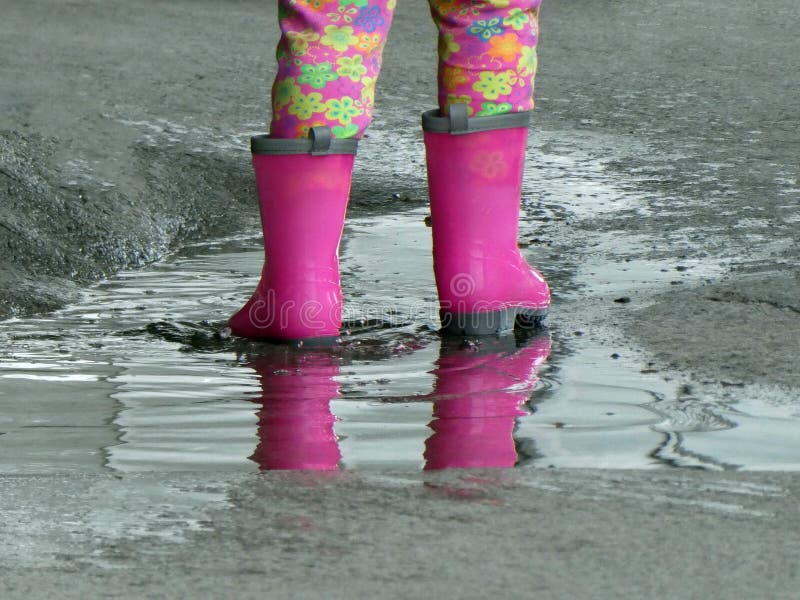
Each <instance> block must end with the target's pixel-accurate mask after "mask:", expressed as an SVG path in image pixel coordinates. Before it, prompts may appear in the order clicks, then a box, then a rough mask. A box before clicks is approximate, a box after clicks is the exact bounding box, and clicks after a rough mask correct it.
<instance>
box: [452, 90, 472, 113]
mask: <svg viewBox="0 0 800 600" xmlns="http://www.w3.org/2000/svg"><path fill="white" fill-rule="evenodd" d="M470 102H472V97H471V96H468V95H467V94H461V95H460V96H458V95H456V94H447V104H448V105H450V104H466V105H467V116H470V117H471V116H473V113H474V112H475V111H474V110H473V109H472V107H471V106H470Z"/></svg>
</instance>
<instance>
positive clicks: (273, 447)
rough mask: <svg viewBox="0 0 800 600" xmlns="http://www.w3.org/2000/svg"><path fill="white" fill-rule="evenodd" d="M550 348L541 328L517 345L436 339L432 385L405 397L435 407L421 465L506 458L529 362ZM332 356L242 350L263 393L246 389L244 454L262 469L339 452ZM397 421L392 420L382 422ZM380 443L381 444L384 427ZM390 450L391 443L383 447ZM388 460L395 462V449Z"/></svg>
mask: <svg viewBox="0 0 800 600" xmlns="http://www.w3.org/2000/svg"><path fill="white" fill-rule="evenodd" d="M549 353H550V336H549V334H548V333H546V332H543V333H540V334H539V335H538V336H537V337H535V338H534V339H533V340H524V341H523V342H522V344H521V346H520V347H519V348H517V346H516V340H515V338H514V337H513V336H507V337H505V338H499V339H489V340H485V341H483V342H482V343H481V344H474V343H470V344H464V343H461V342H458V341H450V340H448V341H445V342H444V343H442V344H441V346H440V355H439V358H438V360H437V361H436V364H435V368H434V370H433V374H434V377H435V383H434V389H433V392H432V393H430V394H426V395H424V396H419V397H416V398H413V399H412V401H413V403H414V405H415V406H417V407H420V406H423V407H424V412H428V414H431V413H432V416H433V420H432V421H431V422H430V423H429V424H428V428H429V429H430V431H428V438H427V439H426V440H425V441H424V453H423V456H424V460H425V463H424V468H425V469H444V468H488V467H513V466H514V465H515V464H516V462H517V451H516V448H515V442H514V429H515V426H516V421H517V418H518V417H521V416H525V415H527V414H528V411H527V410H525V409H524V405H525V404H526V403H527V402H528V401H529V400H530V397H531V394H532V393H533V390H534V388H535V386H536V383H537V381H538V379H537V376H536V369H537V367H538V366H539V365H541V364H542V362H544V360H545V359H546V358H547V356H548V355H549ZM339 363H340V360H339V358H338V357H336V356H335V355H334V354H332V353H330V352H325V351H299V350H296V349H292V348H287V347H282V346H274V347H265V352H264V353H263V354H261V355H258V356H254V357H252V358H251V359H249V360H248V362H247V365H248V366H250V367H251V368H253V369H254V370H255V371H256V373H257V374H258V379H259V383H260V385H261V394H260V395H259V396H258V397H257V398H252V400H253V402H256V403H257V404H259V406H260V409H259V410H258V413H257V415H258V447H257V448H256V450H255V452H254V453H253V455H252V456H251V457H250V458H251V460H253V461H254V462H256V463H257V464H258V466H259V468H260V469H262V470H273V469H289V470H323V471H324V470H333V469H337V468H339V466H340V464H339V463H340V461H341V460H342V452H341V449H340V448H339V444H338V438H337V435H336V433H335V431H334V423H335V422H336V421H337V417H336V416H334V414H333V413H332V412H331V401H332V400H334V399H337V398H340V397H341V392H340V388H339V383H338V381H337V379H338V377H339V375H340V368H339ZM388 404H396V403H394V402H392V401H391V400H389V401H388ZM396 426H397V423H396V422H391V423H387V424H386V425H385V426H384V428H393V427H396ZM351 431H352V430H351ZM344 437H348V436H344ZM364 437H367V436H364ZM379 443H383V444H385V445H386V439H385V436H381V439H379ZM411 446H412V449H411V456H410V457H409V458H410V461H411V462H412V464H414V463H416V462H417V461H418V459H419V458H418V457H419V453H420V451H421V447H417V448H416V452H417V456H414V455H413V452H414V449H413V444H411ZM396 451H397V448H396V447H395V446H394V445H391V446H390V447H389V452H390V453H392V452H394V453H396ZM361 453H363V450H359V449H355V450H354V451H353V454H355V455H356V456H358V455H359V454H361ZM357 460H358V459H357V458H356V461H357ZM388 460H390V461H392V462H394V463H395V464H397V462H398V457H397V455H395V456H394V458H390V459H388ZM406 466H407V465H406ZM414 466H416V464H414Z"/></svg>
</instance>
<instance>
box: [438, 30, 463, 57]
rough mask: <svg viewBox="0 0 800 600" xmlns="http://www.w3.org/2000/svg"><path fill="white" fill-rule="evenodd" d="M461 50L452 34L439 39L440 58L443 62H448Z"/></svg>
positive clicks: (446, 34)
mask: <svg viewBox="0 0 800 600" xmlns="http://www.w3.org/2000/svg"><path fill="white" fill-rule="evenodd" d="M459 50H461V46H460V45H459V44H457V43H456V41H455V39H454V38H453V34H452V33H445V34H444V35H443V36H442V37H440V38H439V58H440V59H441V60H442V61H446V60H448V59H449V58H450V57H451V56H452V55H453V54H455V53H456V52H458V51H459Z"/></svg>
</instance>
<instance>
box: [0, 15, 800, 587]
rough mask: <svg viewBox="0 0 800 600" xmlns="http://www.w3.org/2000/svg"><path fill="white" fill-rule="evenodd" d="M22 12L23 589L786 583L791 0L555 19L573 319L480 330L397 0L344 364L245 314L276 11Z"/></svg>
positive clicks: (5, 104)
mask: <svg viewBox="0 0 800 600" xmlns="http://www.w3.org/2000/svg"><path fill="white" fill-rule="evenodd" d="M0 4H2V9H3V15H4V18H3V22H2V24H0V28H1V29H0V30H1V31H2V35H0V46H1V48H0V49H2V53H0V55H1V56H3V59H2V60H0V70H1V72H0V75H1V76H2V80H3V81H15V82H16V83H15V85H14V86H13V87H12V88H7V87H5V86H4V89H3V94H2V95H0V106H1V107H2V121H1V124H0V129H2V132H0V159H2V163H1V164H0V167H2V168H1V169H0V182H2V184H3V185H4V187H3V188H0V193H3V196H2V200H3V202H2V206H0V247H2V248H3V252H4V254H3V261H2V264H1V265H0V282H1V283H2V284H3V286H2V291H0V315H2V316H3V317H10V318H8V319H6V320H5V321H0V344H1V345H0V486H2V490H3V492H2V494H0V523H2V527H3V536H2V541H0V567H2V569H3V570H4V577H3V578H2V581H0V586H2V587H0V595H2V596H3V597H4V598H5V597H44V596H47V595H51V596H52V595H53V594H54V593H56V592H57V594H58V595H61V596H63V595H64V594H67V596H69V594H72V595H73V596H74V597H87V596H97V595H105V596H107V597H143V596H146V597H176V596H179V595H182V594H183V593H185V590H186V589H190V588H191V589H192V591H193V592H194V593H195V595H197V596H198V597H219V596H220V589H226V590H230V589H236V591H237V594H238V596H239V597H255V596H256V595H258V596H259V597H260V596H262V595H264V594H265V593H267V592H268V591H271V592H273V593H274V595H276V596H284V595H287V594H289V593H290V590H291V591H292V592H294V595H297V594H298V593H300V594H311V595H319V594H320V590H325V592H326V595H329V596H332V597H353V596H354V595H355V596H360V595H366V594H369V595H376V594H378V593H381V592H382V593H384V594H386V595H389V596H391V597H401V596H405V595H409V593H411V592H414V593H420V592H422V591H423V590H424V591H428V592H430V591H434V592H438V593H441V594H444V595H452V596H459V597H479V596H480V597H485V596H486V595H487V594H489V593H496V594H500V595H504V596H507V597H530V596H531V594H532V593H533V592H535V593H536V594H537V595H540V596H542V597H589V596H591V597H611V596H614V597H619V595H620V594H626V595H629V596H630V595H633V596H641V595H648V596H652V595H656V594H658V595H663V594H665V593H667V592H666V590H669V591H670V593H672V594H673V595H675V596H677V597H686V598H690V597H701V596H702V597H707V596H708V595H709V593H710V592H709V590H712V589H713V590H714V593H715V594H716V593H729V594H731V595H733V596H734V597H741V596H755V597H763V596H765V595H766V596H769V597H776V598H777V597H787V598H789V597H793V594H794V590H795V589H796V579H797V569H796V565H795V564H794V559H793V556H794V552H793V550H792V549H793V548H794V547H795V546H796V543H797V541H798V540H797V536H796V535H795V533H794V532H796V530H797V511H796V509H795V508H794V504H793V500H792V498H793V496H794V495H795V494H796V491H797V481H796V475H795V472H796V471H797V466H798V464H800V461H798V458H797V457H798V456H799V455H800V453H798V449H799V448H798V445H799V444H800V443H799V442H798V441H797V435H796V434H795V432H796V430H797V425H798V423H797V421H798V414H799V413H798V408H797V401H796V389H797V386H798V383H800V381H798V373H800V370H798V369H797V360H796V356H797V354H798V351H800V347H798V341H797V340H798V339H800V336H798V334H799V333H800V331H798V330H799V329H800V320H798V318H797V313H798V311H799V310H800V308H799V307H798V305H797V297H798V291H800V290H799V289H798V287H800V286H799V285H798V281H799V280H798V277H797V269H796V266H795V265H796V259H797V250H796V248H797V247H798V246H797V243H796V242H797V240H796V237H797V227H796V223H797V220H798V218H800V217H798V200H800V189H798V188H797V163H796V156H797V142H796V131H797V127H798V125H800V124H798V123H797V121H798V117H797V115H798V114H800V113H799V112H798V110H797V108H798V106H797V105H798V103H797V98H796V95H795V94H794V91H793V86H794V81H795V80H796V72H797V68H796V67H795V66H793V65H791V64H789V62H787V57H790V56H794V55H796V54H797V50H798V48H797V45H798V42H797V38H796V36H793V35H791V31H792V28H793V27H795V26H796V25H797V20H798V16H797V14H796V10H795V7H794V5H793V4H792V3H790V2H788V1H786V2H784V1H781V2H777V3H771V4H770V5H769V10H761V9H759V7H758V5H757V4H754V3H752V2H734V3H730V2H726V3H722V2H716V1H715V2H707V3H704V4H703V6H701V7H698V6H696V5H695V4H694V3H689V2H684V1H679V0H673V1H671V2H655V1H653V2H650V1H649V0H648V1H643V2H638V3H636V4H635V6H622V5H619V6H617V5H613V4H612V5H610V6H607V5H605V4H601V3H591V2H582V1H576V2H570V3H560V4H557V3H553V4H552V5H546V7H545V11H544V13H543V15H544V16H543V23H542V29H543V36H542V48H541V56H540V58H541V64H542V70H541V73H540V76H539V79H538V80H537V89H538V106H537V113H536V115H537V116H536V124H535V127H534V128H533V129H532V135H531V141H530V148H529V156H530V160H529V168H528V170H527V173H526V179H525V185H524V190H525V191H524V197H523V218H522V225H521V231H520V244H521V246H522V247H523V252H524V253H525V254H526V256H527V257H528V258H529V260H530V261H531V262H532V263H533V264H535V265H536V266H537V267H539V268H540V269H541V270H542V272H543V273H544V274H545V275H546V276H547V278H548V280H549V281H550V282H551V284H552V287H553V288H554V290H555V297H554V306H553V312H552V315H551V317H550V318H549V323H550V327H549V329H548V330H547V331H544V332H540V333H539V334H537V335H534V336H529V337H516V338H507V339H501V340H496V339H490V340H466V341H461V340H456V341H453V340H445V339H442V338H441V337H440V336H439V335H438V334H437V332H436V321H435V315H436V305H435V297H434V294H433V282H432V273H431V270H430V258H429V257H430V247H429V244H430V242H429V230H428V229H426V227H425V225H424V217H425V215H426V208H425V184H424V172H423V170H422V148H421V143H420V142H421V140H420V133H419V131H418V125H417V123H418V121H417V119H418V114H419V113H420V112H421V111H422V110H424V109H427V108H428V107H429V103H430V99H431V98H433V97H434V95H433V82H432V77H431V74H432V72H431V66H430V64H431V63H430V58H431V56H432V55H433V51H434V46H433V43H432V41H431V40H432V38H431V35H430V24H429V23H428V22H427V16H426V15H425V14H424V11H425V8H424V6H423V5H420V4H418V3H417V4H414V3H413V2H406V3H403V2H401V3H400V6H399V8H398V17H397V21H396V26H395V29H394V32H393V33H394V36H393V38H392V40H390V45H389V46H388V47H387V51H386V64H385V70H384V74H383V79H382V81H381V84H382V85H381V86H379V97H378V100H379V107H378V116H377V118H376V121H375V124H374V126H373V128H372V129H371V130H370V133H369V137H368V138H367V139H366V140H365V141H364V142H363V143H362V145H361V148H360V151H359V163H358V167H357V171H356V174H355V181H354V186H353V198H352V203H351V207H350V212H349V219H348V225H347V229H346V232H345V238H344V242H343V247H342V270H343V276H344V282H345V295H346V297H347V305H346V314H347V317H348V331H347V335H346V336H345V338H344V342H343V344H342V346H341V347H339V348H336V349H332V350H331V349H329V350H315V351H308V350H307V349H305V350H302V351H298V350H296V349H291V348H286V347H278V346H271V345H268V344H254V343H249V342H243V341H236V340H230V339H223V338H220V336H219V335H218V331H219V329H220V326H221V324H222V323H223V322H224V320H225V318H226V317H227V316H228V315H229V314H230V313H231V312H232V311H233V310H235V309H236V308H237V307H238V305H239V304H240V303H241V301H242V299H243V298H246V297H247V295H248V294H249V292H250V291H251V289H252V288H253V286H254V284H255V277H256V275H257V272H258V268H259V263H260V250H259V240H258V237H257V229H258V228H257V224H256V223H255V222H254V216H255V215H254V207H255V204H254V201H253V191H252V182H251V177H250V174H249V170H248V165H247V160H248V157H247V155H246V139H247V135H248V134H249V133H250V132H255V131H260V130H262V128H263V125H261V124H260V121H262V120H263V117H264V115H263V104H264V100H263V98H264V92H265V88H266V86H265V85H264V82H265V81H268V80H269V77H270V73H271V69H272V66H271V63H270V57H271V54H272V47H273V46H274V42H275V31H274V29H275V28H274V24H273V22H272V14H273V13H272V11H270V10H265V9H264V7H263V6H262V5H258V6H256V4H254V3H248V2H241V3H235V4H231V5H225V6H224V8H221V7H220V6H219V4H217V3H210V2H209V3H206V2H191V3H189V2H185V3H181V2H177V3H173V4H171V5H170V7H169V9H166V8H157V7H153V6H149V5H142V6H138V5H136V6H134V5H128V4H126V5H125V6H124V7H123V6H111V7H109V6H106V5H105V4H102V3H99V2H90V1H87V2H79V3H71V4H62V3H52V2H46V1H44V0H41V1H37V2H26V3H21V2H3V3H0ZM722 14H724V19H723V18H721V17H720V15H722ZM254 15H261V17H258V18H254ZM410 47H413V48H426V50H424V51H421V52H417V53H411V52H409V51H408V49H409V48H410ZM142 267H145V268H142ZM120 269H122V271H119V270H120ZM45 308H46V309H57V310H55V312H47V313H39V314H35V313H36V311H40V310H41V309H45ZM300 406H302V407H303V408H302V410H300V409H299V407H300ZM286 467H304V468H313V469H324V470H327V471H329V472H327V473H322V472H316V473H313V474H309V473H307V474H298V475H297V476H292V475H286V474H279V473H277V472H270V473H267V472H266V471H268V470H270V469H275V468H286ZM453 467H470V468H473V469H475V468H480V469H481V470H473V471H460V470H457V469H456V470H447V469H446V468H453ZM488 467H507V468H504V469H496V468H494V469H488ZM512 467H513V468H512ZM567 467H569V469H567ZM443 468H445V469H446V470H441V469H443ZM259 470H263V471H264V473H262V474H261V475H259V476H255V475H254V474H255V473H257V472H258V471H259ZM765 471H770V472H772V473H765ZM77 574H81V576H80V577H76V575H77ZM488 574H491V577H489V576H488ZM222 586H225V587H224V588H223V587H222ZM232 586H233V587H232ZM65 590H69V591H65ZM98 590H102V592H100V591H98ZM223 595H224V594H223Z"/></svg>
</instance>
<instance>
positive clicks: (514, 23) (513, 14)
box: [503, 8, 531, 31]
mask: <svg viewBox="0 0 800 600" xmlns="http://www.w3.org/2000/svg"><path fill="white" fill-rule="evenodd" d="M530 20H531V18H530V17H529V16H528V13H526V12H525V11H524V10H522V9H521V8H512V9H511V10H510V11H509V13H508V16H507V17H506V18H505V19H503V25H507V26H508V27H511V29H514V30H515V31H520V30H521V29H522V28H523V27H525V24H526V23H528V22H529V21H530Z"/></svg>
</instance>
